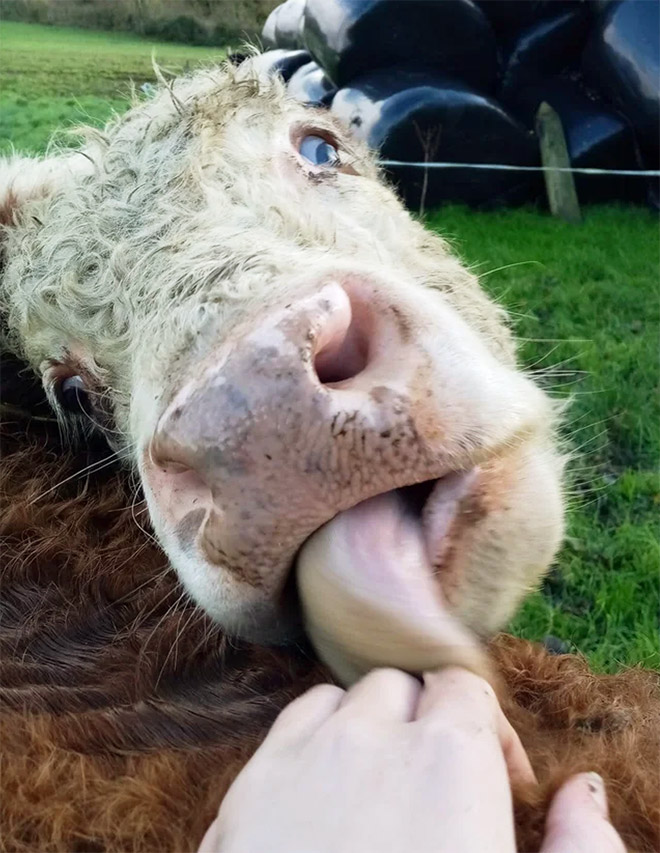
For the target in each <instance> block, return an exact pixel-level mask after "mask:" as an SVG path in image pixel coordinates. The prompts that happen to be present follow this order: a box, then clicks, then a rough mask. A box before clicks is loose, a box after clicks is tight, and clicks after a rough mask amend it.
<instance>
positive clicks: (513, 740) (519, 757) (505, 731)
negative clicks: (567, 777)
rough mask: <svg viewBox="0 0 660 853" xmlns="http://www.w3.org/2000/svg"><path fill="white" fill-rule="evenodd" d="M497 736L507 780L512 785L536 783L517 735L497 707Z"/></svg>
mask: <svg viewBox="0 0 660 853" xmlns="http://www.w3.org/2000/svg"><path fill="white" fill-rule="evenodd" d="M496 725H497V736H498V738H499V740H500V746H501V747H502V752H503V753H504V760H505V761H506V767H507V770H508V772H509V779H510V781H511V784H513V785H516V784H518V785H524V784H531V785H535V784H536V783H537V779H536V774H535V773H534V770H533V768H532V765H531V764H530V761H529V758H528V757H527V753H526V752H525V747H524V746H523V745H522V743H521V741H520V738H519V737H518V733H517V732H516V730H515V729H514V728H513V726H512V725H511V723H510V722H509V721H508V720H507V718H506V717H505V715H504V711H503V710H502V709H501V708H500V707H499V706H498V712H497V723H496Z"/></svg>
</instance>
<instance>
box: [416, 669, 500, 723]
mask: <svg viewBox="0 0 660 853" xmlns="http://www.w3.org/2000/svg"><path fill="white" fill-rule="evenodd" d="M498 708H499V705H498V703H497V698H496V696H495V691H494V690H493V688H492V687H491V686H490V684H489V683H488V682H487V681H486V680H485V679H483V678H481V676H479V675H475V674H474V673H473V672H469V671H468V670H467V669H461V668H460V667H455V666H448V667H445V668H444V669H441V670H437V671H434V672H425V673H424V688H423V690H422V693H421V696H420V698H419V702H418V704H417V712H416V714H415V718H416V719H422V718H433V719H438V720H441V721H443V722H446V723H448V724H450V725H457V726H458V727H463V726H467V727H470V728H474V726H475V725H479V726H483V724H484V723H489V724H490V725H491V726H492V728H493V731H495V729H496V712H497V710H498Z"/></svg>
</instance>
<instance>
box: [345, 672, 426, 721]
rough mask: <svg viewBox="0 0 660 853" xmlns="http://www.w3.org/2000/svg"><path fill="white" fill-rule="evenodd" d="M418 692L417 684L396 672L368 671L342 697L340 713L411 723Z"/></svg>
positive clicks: (419, 690)
mask: <svg viewBox="0 0 660 853" xmlns="http://www.w3.org/2000/svg"><path fill="white" fill-rule="evenodd" d="M421 690H422V685H421V684H420V683H419V681H418V680H417V679H416V678H414V677H413V676H412V675H408V674H407V673H405V672H402V671H401V670H400V669H372V670H371V672H370V673H368V674H367V675H365V676H364V678H362V679H360V681H358V682H357V683H356V684H354V685H353V686H352V687H351V688H350V690H349V691H348V692H347V693H346V695H345V696H344V698H343V699H342V701H341V706H340V713H350V714H360V715H362V716H365V717H368V718H369V719H374V720H375V719H378V720H385V721H405V722H408V721H409V720H412V719H414V716H415V709H416V708H417V702H418V701H419V696H420V693H421Z"/></svg>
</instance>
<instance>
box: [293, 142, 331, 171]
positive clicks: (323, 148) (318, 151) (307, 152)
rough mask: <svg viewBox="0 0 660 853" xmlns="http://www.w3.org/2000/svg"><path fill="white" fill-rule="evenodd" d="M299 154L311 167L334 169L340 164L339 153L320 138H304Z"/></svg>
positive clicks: (329, 143)
mask: <svg viewBox="0 0 660 853" xmlns="http://www.w3.org/2000/svg"><path fill="white" fill-rule="evenodd" d="M298 150H299V151H300V154H301V155H302V156H303V157H304V158H305V160H308V161H309V162H310V163H311V164H312V165H313V166H326V167H329V168H333V169H334V168H336V167H337V166H339V165H340V164H341V161H340V159H339V151H338V150H337V148H336V147H335V146H334V145H333V144H332V143H331V142H328V140H327V139H324V138H323V137H322V136H314V135H310V136H304V137H303V138H302V140H301V141H300V147H299V149H298Z"/></svg>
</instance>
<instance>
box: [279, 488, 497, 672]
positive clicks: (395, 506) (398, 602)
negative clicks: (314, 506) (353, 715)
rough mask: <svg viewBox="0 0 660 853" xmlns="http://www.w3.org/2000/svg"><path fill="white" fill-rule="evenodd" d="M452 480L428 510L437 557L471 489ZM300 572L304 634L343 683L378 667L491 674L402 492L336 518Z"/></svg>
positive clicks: (302, 560)
mask: <svg viewBox="0 0 660 853" xmlns="http://www.w3.org/2000/svg"><path fill="white" fill-rule="evenodd" d="M445 480H446V481H447V482H446V483H444V481H443V480H440V481H439V482H438V484H437V485H436V487H435V489H434V491H433V494H432V499H431V501H430V504H431V510H430V512H429V513H425V515H428V516H429V521H428V525H427V526H428V527H430V529H431V530H432V531H433V553H434V554H437V553H438V549H439V548H441V544H440V543H439V541H438V539H441V538H442V536H443V533H446V532H447V529H448V528H449V525H450V523H451V519H452V518H453V517H454V515H455V512H456V509H457V506H458V502H459V500H460V497H461V496H462V494H463V493H464V490H463V489H461V488H457V484H456V481H455V480H452V478H445ZM296 569H297V581H298V589H299V592H300V599H301V604H302V610H303V618H304V621H305V626H306V629H307V633H308V635H309V637H310V639H311V641H312V643H313V645H314V647H315V648H316V651H317V653H318V654H319V657H320V658H321V659H322V660H323V661H324V662H325V663H326V664H327V665H328V666H329V667H330V669H331V670H332V671H333V672H334V674H335V675H336V676H337V677H338V678H339V680H340V681H342V682H343V683H344V684H351V683H352V682H354V681H355V680H357V679H358V678H360V677H361V676H362V675H364V673H366V672H368V671H369V670H370V669H372V668H374V667H377V666H395V667H398V668H400V669H404V670H407V671H409V672H416V673H419V672H422V671H424V670H428V669H436V668H438V667H441V666H449V665H458V666H464V667H466V668H468V669H470V670H473V671H476V672H478V673H479V674H481V675H488V664H487V661H486V658H485V653H484V652H483V650H482V648H481V646H480V645H479V643H478V642H477V640H476V638H475V637H473V636H472V634H471V633H470V632H469V631H468V630H467V629H466V628H465V627H464V626H463V625H462V623H461V622H460V621H459V620H458V619H457V618H456V617H455V616H453V615H452V614H451V612H450V610H449V608H448V606H447V604H446V601H445V600H444V598H443V595H442V592H441V589H440V585H439V584H438V583H437V582H436V581H435V580H434V577H433V569H432V566H431V563H430V561H429V557H428V551H427V547H426V544H425V538H424V531H423V529H422V524H421V521H420V519H419V518H416V517H415V516H414V515H413V514H411V513H410V512H409V511H407V509H406V505H405V503H404V502H403V501H402V499H401V497H400V496H399V495H398V494H397V493H396V492H388V493H387V494H384V495H378V496H377V497H375V498H371V499H370V500H367V501H364V502H363V503H361V504H358V505H357V506H355V507H353V508H351V509H349V510H346V511H344V512H342V513H340V514H339V515H337V516H335V518H333V519H332V521H330V522H328V524H326V525H325V526H324V527H322V528H321V529H320V530H318V531H317V532H316V533H315V534H313V535H312V536H311V537H310V538H309V539H308V540H307V542H306V543H305V544H304V546H303V548H302V549H301V551H300V554H299V557H298V562H297V567H296Z"/></svg>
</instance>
